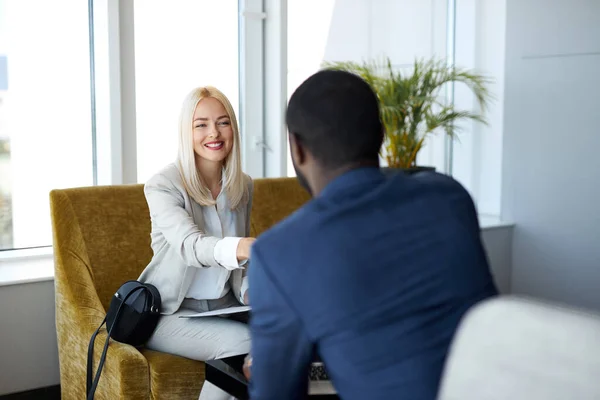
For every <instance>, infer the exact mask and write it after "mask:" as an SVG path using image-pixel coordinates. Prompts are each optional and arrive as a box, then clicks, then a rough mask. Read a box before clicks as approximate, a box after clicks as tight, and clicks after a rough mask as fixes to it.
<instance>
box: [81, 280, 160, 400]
mask: <svg viewBox="0 0 600 400" xmlns="http://www.w3.org/2000/svg"><path fill="white" fill-rule="evenodd" d="M139 290H145V291H146V292H148V293H150V296H153V297H154V295H153V294H152V292H151V291H150V290H148V288H147V287H146V286H138V287H136V288H135V289H133V290H132V291H131V292H129V293H127V295H126V296H125V297H124V298H123V301H122V302H121V304H119V308H118V309H117V312H116V313H115V319H114V321H113V324H112V326H111V327H110V329H109V330H108V335H107V336H106V342H104V348H103V349H102V355H101V356H100V363H99V364H98V370H97V371H96V376H95V377H94V381H93V382H92V370H93V368H94V366H93V357H94V342H95V340H96V336H97V335H98V333H99V332H100V329H101V328H102V325H104V323H105V322H106V318H107V317H104V320H103V321H102V323H101V324H100V326H99V327H98V329H96V332H94V334H93V335H92V338H91V339H90V344H89V346H88V363H87V380H86V393H87V400H93V399H94V393H96V388H97V387H98V382H99V381H100V373H101V372H102V368H104V362H105V361H106V352H107V351H108V344H109V343H110V335H111V334H112V330H113V329H114V328H115V325H117V321H118V320H119V315H120V314H121V310H122V308H123V305H124V304H125V302H126V301H127V299H128V298H129V297H131V295H132V294H134V293H135V292H137V291H139Z"/></svg>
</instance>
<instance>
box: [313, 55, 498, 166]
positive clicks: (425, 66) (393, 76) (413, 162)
mask: <svg viewBox="0 0 600 400" xmlns="http://www.w3.org/2000/svg"><path fill="white" fill-rule="evenodd" d="M323 67H324V68H326V69H336V70H343V71H347V72H352V73H354V74H357V75H359V76H360V77H362V78H363V79H364V80H365V81H367V83H369V84H370V85H371V87H372V88H373V90H374V91H375V93H376V94H377V97H378V99H379V103H380V109H381V120H382V122H383V125H384V127H385V130H386V136H385V141H384V144H383V148H382V156H383V157H384V158H385V159H386V161H387V164H388V167H390V168H402V169H405V170H408V171H417V170H421V169H424V168H425V169H427V167H418V166H417V154H418V153H419V151H420V150H421V149H422V148H423V145H424V144H425V140H426V139H427V137H428V136H429V135H431V134H434V133H436V132H445V133H446V134H447V135H449V136H451V137H455V136H456V133H457V132H458V130H459V127H458V126H457V122H458V121H460V120H463V119H470V120H474V121H479V122H482V123H486V120H485V118H484V112H485V110H486V108H487V105H488V102H489V101H490V100H491V95H490V93H489V91H488V88H487V85H488V83H490V82H491V80H490V79H489V78H487V77H485V76H484V75H480V74H477V73H474V72H472V71H468V70H465V69H461V68H455V67H451V66H448V65H446V64H445V63H444V62H443V61H439V60H435V59H431V60H426V61H423V60H417V61H415V63H414V66H413V69H412V71H410V72H407V73H404V74H403V73H402V72H401V71H397V70H395V69H394V68H393V67H392V63H391V61H390V60H389V58H387V59H384V60H383V61H365V62H362V63H357V62H327V63H324V64H323ZM451 82H457V83H463V84H465V85H467V87H469V88H470V89H471V91H472V92H473V94H474V95H475V98H476V99H477V102H478V104H479V108H480V110H481V111H480V112H471V111H467V110H457V109H456V108H455V106H454V104H448V103H447V102H445V101H444V99H443V98H442V97H441V96H440V92H441V90H442V89H443V88H444V86H445V85H446V84H448V83H451Z"/></svg>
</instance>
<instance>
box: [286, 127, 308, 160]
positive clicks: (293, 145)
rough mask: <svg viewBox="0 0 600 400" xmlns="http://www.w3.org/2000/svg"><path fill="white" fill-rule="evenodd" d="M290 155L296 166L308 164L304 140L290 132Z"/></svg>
mask: <svg viewBox="0 0 600 400" xmlns="http://www.w3.org/2000/svg"><path fill="white" fill-rule="evenodd" d="M289 136H290V139H289V140H290V154H291V155H292V159H293V160H294V162H295V163H296V165H298V166H299V165H302V164H304V163H305V162H306V149H305V148H304V145H303V144H302V140H300V138H299V137H298V135H296V134H295V133H292V132H290V134H289Z"/></svg>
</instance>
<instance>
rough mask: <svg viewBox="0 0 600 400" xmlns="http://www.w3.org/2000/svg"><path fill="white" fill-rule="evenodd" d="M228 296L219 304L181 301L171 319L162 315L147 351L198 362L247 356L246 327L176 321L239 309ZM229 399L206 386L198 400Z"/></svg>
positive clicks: (216, 320)
mask: <svg viewBox="0 0 600 400" xmlns="http://www.w3.org/2000/svg"><path fill="white" fill-rule="evenodd" d="M238 305H239V303H238V302H237V301H236V299H235V297H234V296H233V294H231V292H230V293H229V294H227V295H226V296H224V297H223V298H221V299H218V300H192V299H186V300H184V302H183V304H182V305H181V308H180V309H179V310H178V311H177V312H176V313H175V314H173V315H163V316H162V317H161V318H160V320H159V321H158V326H157V327H156V330H155V331H154V333H153V335H152V337H151V338H150V340H149V341H148V343H147V344H146V346H147V347H148V348H149V349H152V350H157V351H160V352H163V353H170V354H175V355H178V356H181V357H186V358H191V359H193V360H198V361H207V360H214V359H219V358H224V357H231V356H236V355H240V354H247V353H249V352H250V331H249V329H248V325H246V324H244V323H242V322H238V321H234V320H232V319H228V318H223V317H205V318H179V316H180V315H182V314H186V313H187V314H191V313H193V312H204V311H212V310H217V309H221V308H227V307H232V306H238ZM230 399H233V398H232V397H231V396H230V395H228V394H227V393H225V392H224V391H222V390H221V389H219V388H218V387H216V386H214V385H213V384H211V383H209V382H205V383H204V386H203V387H202V392H201V393H200V400H230Z"/></svg>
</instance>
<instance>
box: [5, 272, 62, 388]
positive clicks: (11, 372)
mask: <svg viewBox="0 0 600 400" xmlns="http://www.w3.org/2000/svg"><path fill="white" fill-rule="evenodd" d="M23 267H24V268H27V266H26V265H23ZM0 319H1V320H2V323H0V396H1V395H4V394H8V393H15V392H22V391H26V390H30V389H35V388H40V387H47V386H53V385H57V384H58V382H59V370H58V349H57V345H56V329H55V323H54V281H52V280H50V281H45V282H36V283H24V284H18V285H10V286H0Z"/></svg>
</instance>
